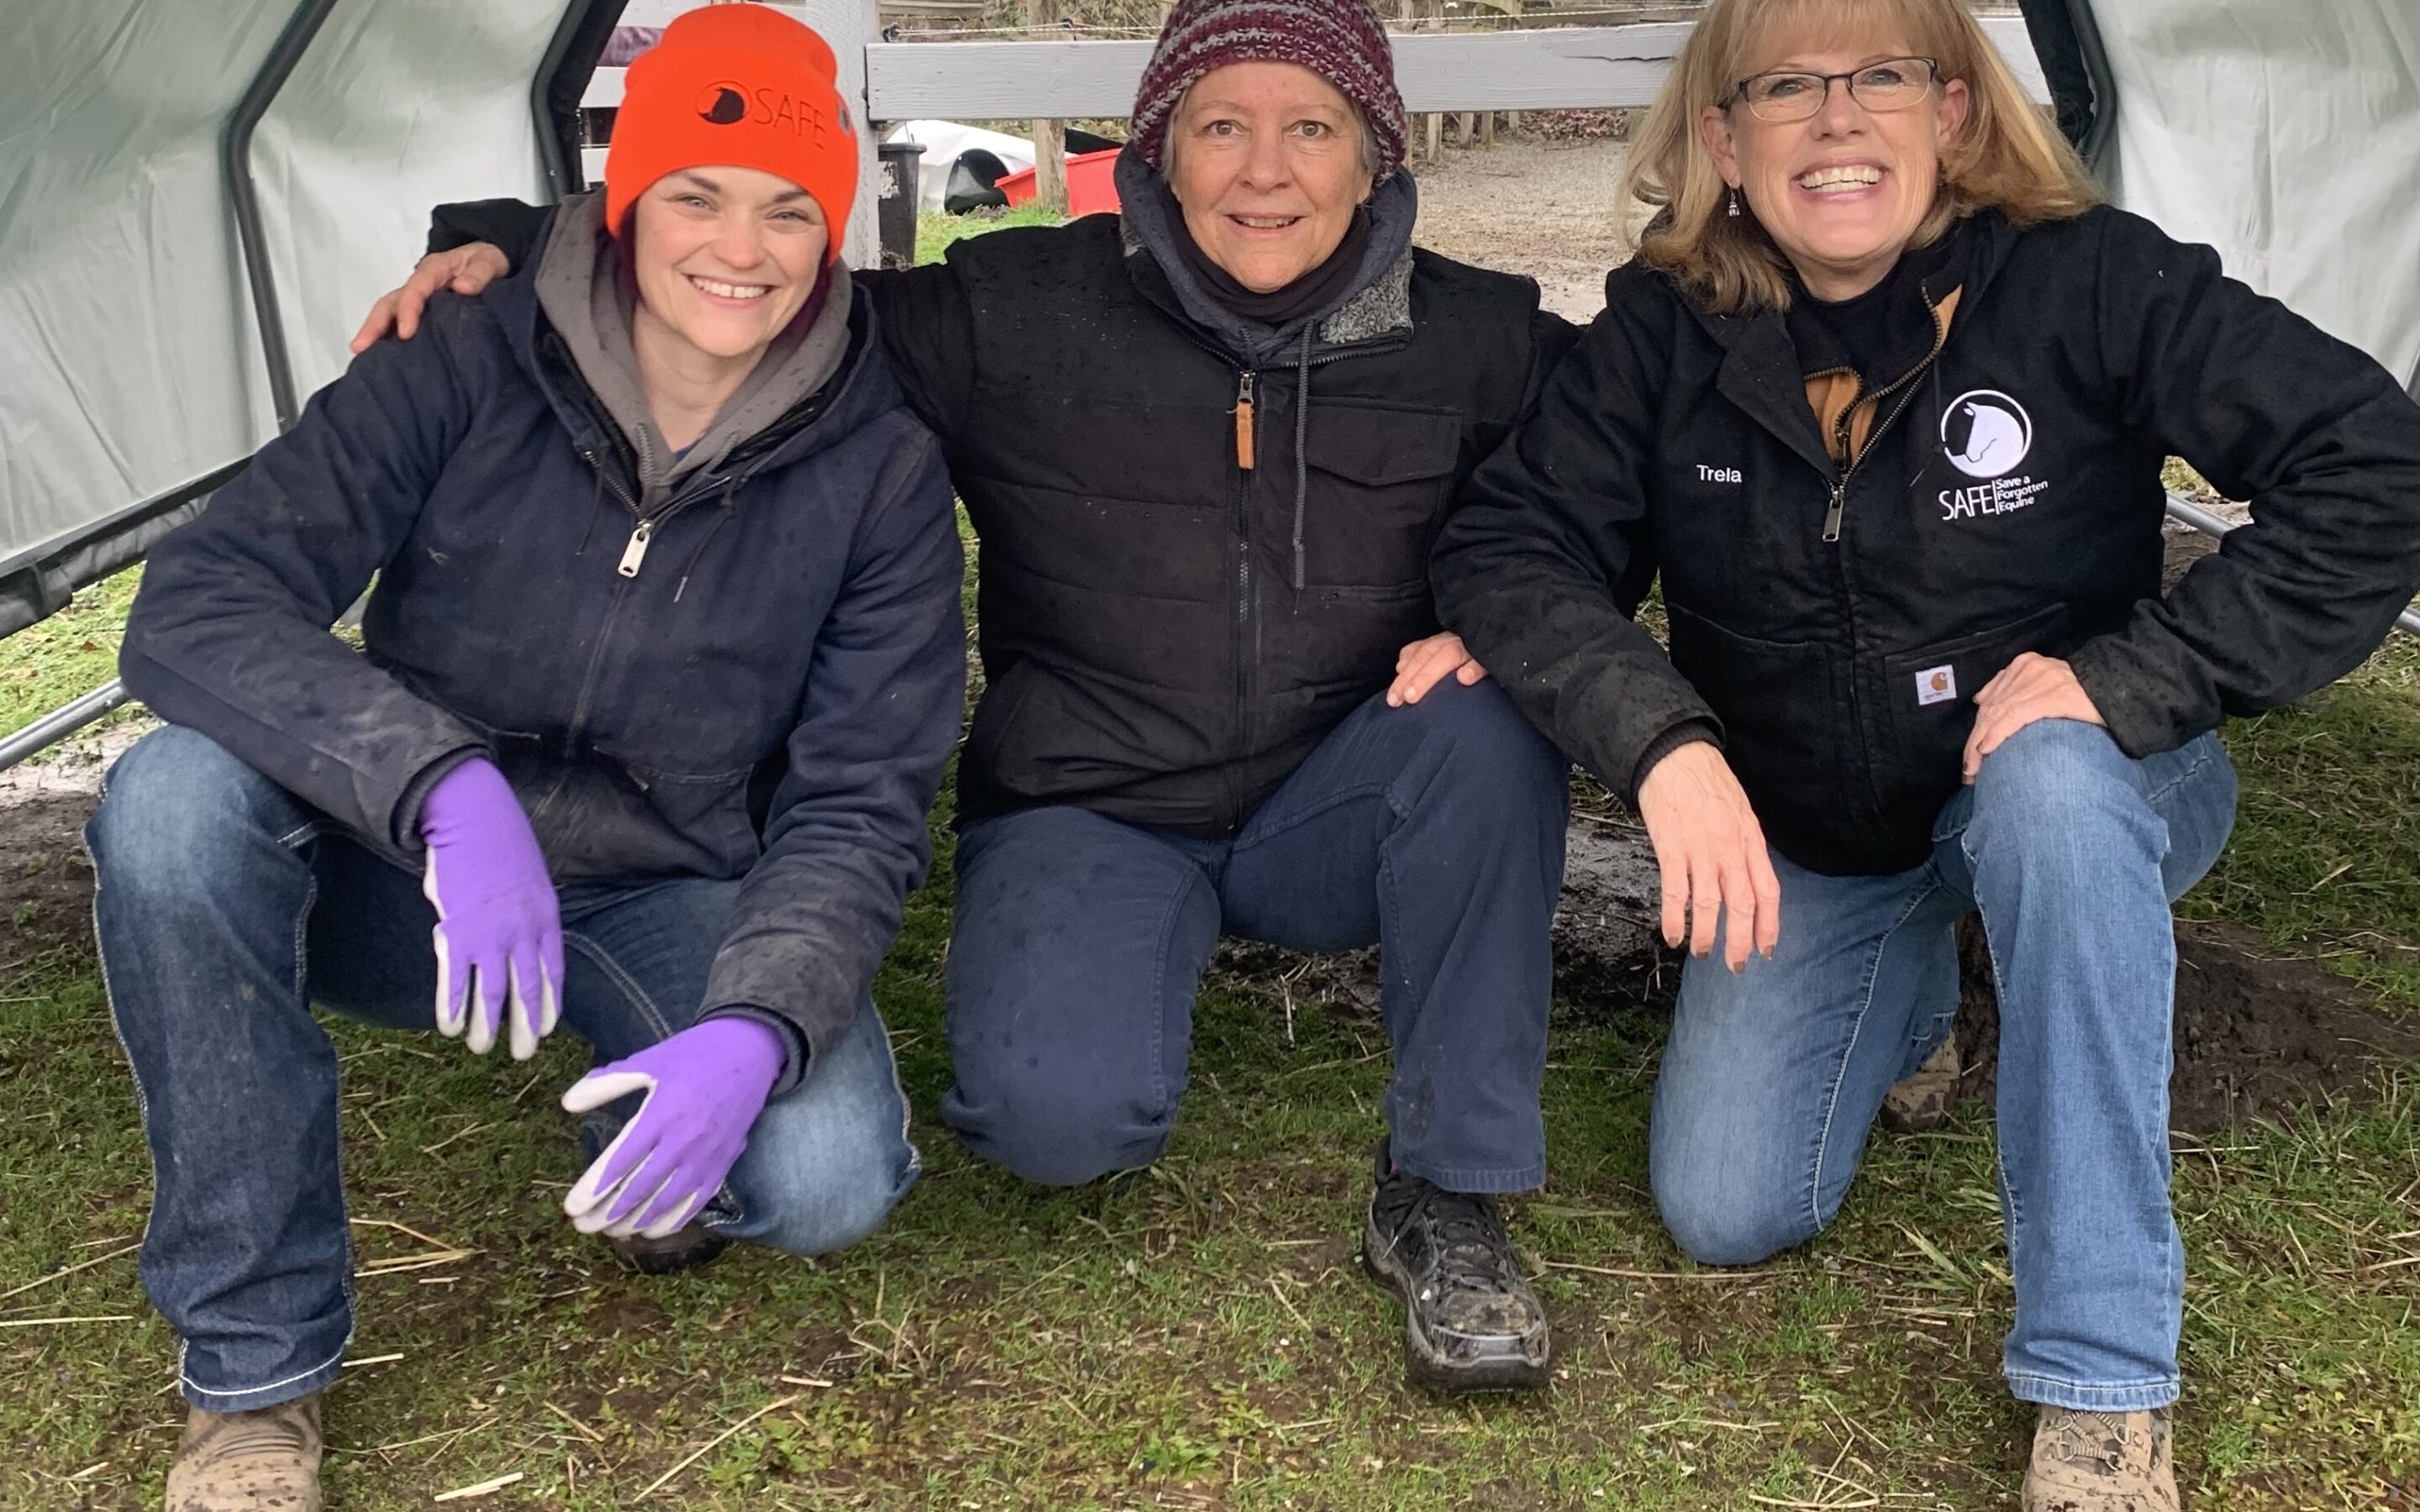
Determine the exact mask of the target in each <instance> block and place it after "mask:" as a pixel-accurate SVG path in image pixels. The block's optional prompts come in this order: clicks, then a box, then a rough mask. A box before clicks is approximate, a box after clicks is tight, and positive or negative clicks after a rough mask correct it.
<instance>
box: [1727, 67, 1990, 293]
mask: <svg viewBox="0 0 2420 1512" xmlns="http://www.w3.org/2000/svg"><path fill="white" fill-rule="evenodd" d="M1914 51H1915V50H1914V49H1913V48H1911V47H1909V46H1908V45H1907V44H1906V43H1905V41H1904V40H1903V39H1899V38H1895V37H1893V38H1885V39H1881V40H1880V41H1879V42H1878V43H1877V44H1876V45H1872V46H1866V47H1853V48H1841V49H1832V50H1825V51H1817V50H1811V49H1807V48H1803V47H1801V48H1793V49H1792V50H1790V51H1788V52H1785V53H1782V54H1780V55H1777V56H1774V57H1770V58H1767V59H1764V60H1762V61H1761V62H1760V63H1759V64H1758V65H1757V67H1755V68H1754V69H1750V70H1749V72H1750V73H1751V74H1763V73H1770V72H1773V71H1775V70H1777V69H1791V70H1793V71H1803V72H1807V73H1819V74H1821V73H1847V72H1850V71H1851V70H1853V69H1862V68H1866V67H1868V66H1869V65H1873V64H1877V63H1881V62H1883V61H1884V60H1885V59H1889V58H1895V57H1905V56H1906V55H1908V54H1910V53H1912V52H1914ZM1966 116H1967V91H1966V85H1965V83H1964V81H1962V80H1958V79H1951V80H1947V81H1944V82H1943V83H1941V84H1939V85H1935V86H1934V87H1933V89H1932V91H1931V94H1929V95H1928V96H1926V97H1925V98H1924V99H1922V100H1918V101H1917V102H1916V104H1914V105H1912V106H1910V107H1909V108H1907V109H1904V110H1895V111H1885V112H1875V111H1871V110H1869V109H1867V108H1866V106H1865V105H1863V104H1861V103H1859V102H1858V101H1857V100H1856V99H1854V97H1853V96H1852V95H1851V94H1850V92H1849V88H1848V85H1847V83H1846V82H1845V81H1841V80H1835V81H1833V82H1832V83H1831V85H1829V92H1828V93H1827V94H1826V96H1825V98H1824V100H1823V104H1822V106H1821V107H1820V108H1819V109H1817V110H1816V112H1815V113H1814V114H1813V115H1812V116H1808V117H1807V118H1806V119H1805V120H1800V121H1768V120H1764V119H1762V118H1761V117H1759V116H1757V115H1756V114H1755V113H1754V112H1752V111H1751V110H1749V108H1748V106H1747V103H1746V101H1745V100H1738V101H1736V102H1734V103H1732V104H1731V105H1730V106H1728V107H1725V106H1718V105H1710V106H1708V107H1707V108H1706V110H1705V112H1704V114H1703V115H1702V116H1700V118H1699V133H1700V135H1701V136H1702V137H1703V139H1704V141H1705V144H1706V147H1707V150H1708V151H1709V152H1711V153H1712V154H1713V155H1714V164H1715V166H1716V167H1717V168H1718V169H1720V170H1721V172H1722V176H1723V179H1724V181H1725V182H1727V183H1729V184H1730V186H1731V187H1732V188H1734V189H1736V190H1738V191H1739V192H1740V193H1741V194H1742V195H1743V196H1744V197H1745V199H1746V200H1747V204H1748V208H1750V209H1752V210H1754V211H1755V212H1756V218H1757V221H1758V223H1759V224H1761V225H1762V226H1763V227H1764V229H1765V233H1766V234H1767V235H1769V236H1770V237H1772V238H1773V241H1774V244H1775V245H1776V246H1777V247H1779V248H1780V249H1781V251H1782V255H1785V256H1787V257H1788V258H1789V259H1790V262H1791V265H1792V267H1794V268H1795V269H1797V270H1798V276H1799V277H1800V278H1802V279H1803V280H1805V281H1806V284H1807V291H1808V292H1809V293H1811V294H1813V295H1814V296H1815V297H1816V298H1817V299H1819V300H1827V301H1838V300H1845V299H1850V298H1853V297H1854V296H1855V295H1858V294H1862V293H1864V292H1865V291H1866V290H1867V289H1869V288H1871V287H1873V286H1874V285H1876V284H1878V283H1880V282H1881V281H1882V278H1883V275H1884V274H1885V273H1887V272H1889V271H1890V270H1891V266H1892V264H1894V263H1896V262H1898V261H1899V257H1900V253H1901V252H1903V251H1905V250H1906V248H1907V244H1908V242H1909V241H1910V240H1911V239H1913V238H1914V237H1915V235H1916V228H1917V227H1918V226H1919V225H1921V224H1923V223H1924V218H1925V216H1926V214H1927V213H1928V212H1929V211H1931V208H1932V198H1933V193H1934V191H1935V187H1936V185H1937V183H1938V181H1939V178H1940V172H1941V148H1942V145H1943V144H1944V143H1946V142H1947V141H1949V140H1950V139H1951V138H1952V137H1954V136H1956V135H1957V134H1958V131H1959V130H1960V129H1961V128H1962V127H1963V126H1964V125H1965V123H1966Z"/></svg>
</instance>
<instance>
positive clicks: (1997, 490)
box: [1941, 477, 2050, 522]
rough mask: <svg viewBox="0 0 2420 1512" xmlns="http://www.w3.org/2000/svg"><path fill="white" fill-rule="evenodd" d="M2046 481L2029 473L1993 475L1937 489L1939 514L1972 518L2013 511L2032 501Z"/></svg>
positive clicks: (2043, 487)
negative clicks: (1961, 486) (1985, 480)
mask: <svg viewBox="0 0 2420 1512" xmlns="http://www.w3.org/2000/svg"><path fill="white" fill-rule="evenodd" d="M2049 486H2050V485H2049V484H2048V483H2047V482H2044V481H2042V480H2040V479H2036V478H2032V477H2017V478H1993V480H1992V481H1991V482H1989V483H1978V484H1971V485H1969V486H1966V487H1963V488H1944V489H1942V490H1941V517H1942V519H1943V520H1944V521H1945V522H1947V521H1949V520H1953V519H1973V518H1974V517H1976V516H1978V515H2013V514H2015V513H2016V512H2017V511H2018V510H2020V509H2023V508H2024V507H2025V506H2026V505H2027V504H2030V503H2032V502H2033V501H2034V499H2035V497H2036V496H2037V495H2039V494H2040V492H2041V491H2042V490H2043V489H2045V488H2047V487H2049Z"/></svg>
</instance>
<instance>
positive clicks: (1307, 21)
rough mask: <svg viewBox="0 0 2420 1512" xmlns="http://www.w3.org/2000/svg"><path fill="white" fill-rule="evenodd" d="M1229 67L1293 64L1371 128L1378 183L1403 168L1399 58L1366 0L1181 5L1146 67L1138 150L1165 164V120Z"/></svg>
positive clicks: (1186, 1)
mask: <svg viewBox="0 0 2420 1512" xmlns="http://www.w3.org/2000/svg"><path fill="white" fill-rule="evenodd" d="M1231 63H1293V64H1297V65H1299V66H1301V67H1303V68H1306V69H1310V70H1311V72H1313V73H1316V74H1318V75H1319V76H1320V77H1321V78H1323V79H1326V81H1327V82H1328V83H1330V84H1332V85H1335V86H1336V87H1337V88H1338V89H1339V90H1341V91H1342V92H1343V95H1344V98H1345V99H1347V100H1351V101H1353V103H1354V104H1355V105H1356V106H1357V107H1359V109H1360V111H1361V116H1362V118H1363V119H1364V120H1366V121H1368V122H1369V124H1370V133H1371V135H1372V137H1373V138H1374V142H1373V145H1374V146H1375V147H1376V148H1377V157H1378V170H1377V177H1380V178H1382V179H1383V178H1385V177H1387V176H1388V174H1391V173H1393V172H1394V171H1395V169H1396V168H1397V167H1398V166H1400V165H1401V164H1402V162H1403V161H1404V97H1403V96H1402V95H1401V94H1399V93H1397V92H1396V89H1395V54H1394V50H1393V49H1392V48H1391V47H1389V46H1388V42H1387V28H1386V27H1385V26H1384V25H1382V24H1381V23H1379V20H1378V13H1377V12H1376V11H1375V10H1373V9H1372V8H1371V7H1370V0H1177V4H1176V8H1175V9H1173V10H1171V11H1170V12H1169V15H1168V24H1167V25H1165V26H1162V27H1161V28H1160V29H1159V46H1158V47H1156V48H1155V49H1154V50H1153V52H1152V54H1151V63H1150V65H1149V66H1148V67H1147V68H1145V69H1143V70H1142V85H1141V87H1140V88H1139V89H1138V90H1136V92H1135V108H1134V121H1133V124H1132V127H1131V129H1130V131H1129V137H1130V140H1131V141H1132V142H1133V145H1134V147H1135V150H1136V151H1138V152H1140V154H1142V160H1143V161H1144V162H1148V163H1150V164H1151V165H1152V166H1153V167H1154V168H1158V167H1160V166H1161V165H1162V162H1161V154H1162V152H1163V150H1164V149H1165V147H1166V145H1167V142H1168V123H1169V120H1170V118H1171V116H1174V115H1175V114H1176V107H1177V104H1178V102H1179V101H1181V100H1184V98H1185V92H1186V91H1187V89H1190V88H1192V87H1193V86H1194V85H1196V84H1197V83H1199V82H1200V81H1201V79H1202V75H1203V74H1206V73H1209V72H1211V71H1213V70H1214V69H1223V68H1225V67H1227V65H1229V64H1231Z"/></svg>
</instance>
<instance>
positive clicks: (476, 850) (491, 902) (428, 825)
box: [420, 756, 563, 1060]
mask: <svg viewBox="0 0 2420 1512" xmlns="http://www.w3.org/2000/svg"><path fill="white" fill-rule="evenodd" d="M420 838H421V840H422V841H425V842H427V846H428V868H427V871H426V872H423V873H422V875H421V885H420V890H421V891H422V892H424V893H426V894H427V895H428V901H429V902H430V903H434V904H436V905H437V931H436V934H437V1027H438V1029H439V1030H440V1031H441V1032H442V1033H444V1034H446V1035H448V1036H454V1035H460V1034H462V1033H463V1032H464V1031H465V1030H466V1029H467V1030H468V1031H469V1043H470V1046H471V1051H472V1053H473V1055H481V1056H484V1055H486V1054H487V1053H488V1049H489V1046H491V1045H493V1044H494V1043H495V1042H496V1030H497V1028H498V1027H499V1026H500V1025H501V1024H502V1022H503V1019H504V1007H505V1004H506V1003H507V1002H508V1001H509V1002H510V1004H511V1006H512V1045H513V1058H514V1059H515V1060H527V1059H528V1058H529V1057H532V1056H534V1055H535V1054H537V1042H538V1041H540V1040H543V1039H545V1038H546V1037H547V1036H548V1035H549V1034H551V1033H552V1032H554V1024H555V1020H556V1019H557V1018H559V1017H561V1016H562V1007H561V1003H560V1001H559V999H560V998H561V996H562V988H561V983H562V981H563V921H562V919H561V918H560V917H559V916H558V915H557V913H556V912H555V901H554V883H553V881H552V879H551V878H550V877H549V876H548V875H547V873H546V856H545V855H544V854H543V853H541V852H540V851H539V850H538V847H537V837H536V836H535V835H534V834H532V833H530V824H529V816H528V815H526V814H524V813H522V812H521V805H520V799H518V798H516V797H514V796H513V790H512V785H511V784H510V783H508V782H506V781H505V780H504V773H502V772H499V771H497V770H496V766H495V764H494V763H493V762H490V761H489V760H488V759H487V758H486V757H484V756H477V757H473V758H472V759H471V760H469V761H467V762H464V763H463V764H461V765H459V766H458V767H456V768H454V770H452V771H450V772H448V773H446V774H445V775H444V776H443V777H441V778H439V779H437V785H436V786H434V787H432V788H430V789H429V790H428V796H427V797H426V798H424V799H422V800H421V804H420Z"/></svg>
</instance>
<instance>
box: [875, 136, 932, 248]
mask: <svg viewBox="0 0 2420 1512" xmlns="http://www.w3.org/2000/svg"><path fill="white" fill-rule="evenodd" d="M878 156H879V157H880V159H881V167H880V169H879V171H878V172H877V173H876V176H875V181H876V184H877V185H878V186H879V193H880V202H879V206H878V208H877V209H876V229H878V230H879V231H880V232H881V234H882V266H883V267H885V268H908V267H912V266H914V264H915V261H916V205H917V199H916V193H917V183H918V180H919V178H920V177H922V170H923V158H924V148H923V146H922V145H921V144H918V143H915V142H885V143H883V144H882V146H881V147H880V148H879V149H878Z"/></svg>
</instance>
